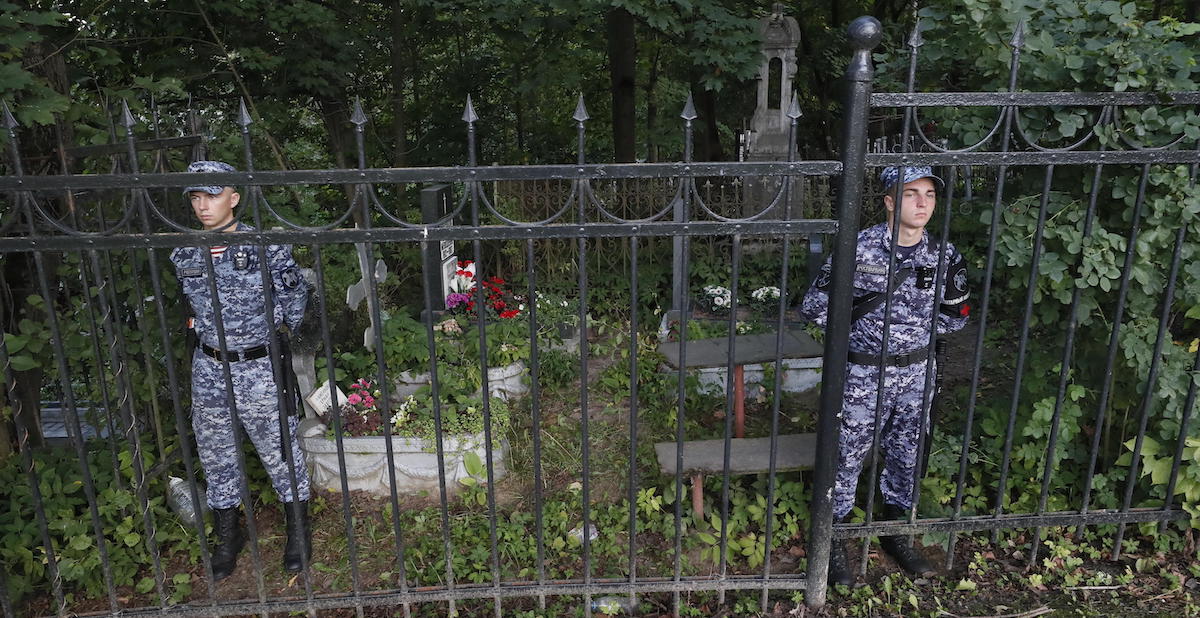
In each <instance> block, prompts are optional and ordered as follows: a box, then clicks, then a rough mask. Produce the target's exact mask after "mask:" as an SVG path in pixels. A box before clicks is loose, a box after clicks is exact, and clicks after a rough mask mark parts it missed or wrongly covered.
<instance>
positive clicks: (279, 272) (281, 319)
mask: <svg viewBox="0 0 1200 618" xmlns="http://www.w3.org/2000/svg"><path fill="white" fill-rule="evenodd" d="M269 259H270V261H271V263H270V266H271V284H272V290H273V291H274V293H275V326H276V327H279V326H281V325H283V324H287V326H288V328H290V329H293V330H294V329H296V328H297V327H298V326H299V325H300V321H301V320H302V319H304V308H305V306H306V305H307V304H308V285H307V284H306V283H305V281H304V277H303V276H302V275H301V274H300V268H299V267H298V266H296V260H294V259H292V248H291V247H290V246H282V245H272V246H271V250H270V251H269Z"/></svg>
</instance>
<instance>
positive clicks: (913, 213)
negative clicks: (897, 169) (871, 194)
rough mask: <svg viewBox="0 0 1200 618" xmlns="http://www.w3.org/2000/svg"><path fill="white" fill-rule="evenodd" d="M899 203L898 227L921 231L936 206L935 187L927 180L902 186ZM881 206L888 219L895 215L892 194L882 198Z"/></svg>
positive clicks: (922, 179) (930, 180) (919, 179)
mask: <svg viewBox="0 0 1200 618" xmlns="http://www.w3.org/2000/svg"><path fill="white" fill-rule="evenodd" d="M903 191H904V192H903V193H902V194H901V201H900V226H901V227H906V228H909V229H923V228H924V227H925V226H926V225H928V224H929V220H930V219H932V218H933V209H934V207H935V206H937V185H935V184H934V183H933V180H932V179H929V178H918V179H916V180H914V181H912V182H910V183H906V184H905V185H904V189H903ZM883 204H884V206H886V207H887V210H888V215H889V218H891V216H893V215H894V214H895V206H896V205H895V202H894V200H893V198H892V192H891V191H888V194H887V195H885V196H883Z"/></svg>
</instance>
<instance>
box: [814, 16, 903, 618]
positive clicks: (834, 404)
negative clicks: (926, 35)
mask: <svg viewBox="0 0 1200 618" xmlns="http://www.w3.org/2000/svg"><path fill="white" fill-rule="evenodd" d="M848 34H849V39H850V43H851V46H852V48H853V50H854V56H853V58H852V59H851V60H850V64H849V65H848V66H847V68H846V74H845V78H846V81H847V91H846V107H845V109H846V116H845V118H846V120H845V128H844V129H843V131H842V144H841V145H842V149H841V150H842V174H841V176H840V177H839V186H838V198H837V219H838V231H837V235H836V237H835V239H834V243H833V258H832V260H833V261H832V281H833V290H832V292H831V293H830V295H829V307H828V312H827V316H828V318H827V322H826V325H827V326H826V329H825V353H824V358H823V360H822V370H821V373H822V377H821V399H820V402H821V404H820V410H821V411H820V414H819V416H818V419H817V450H816V465H815V467H814V470H813V504H812V509H811V511H810V512H811V524H810V526H811V527H810V534H809V539H810V547H809V552H808V573H807V582H806V589H805V595H804V603H805V605H807V606H808V607H813V608H816V607H823V606H824V605H825V596H826V584H827V582H828V579H829V577H828V575H829V574H828V570H829V547H830V542H831V541H832V533H833V499H832V498H833V495H832V493H833V481H834V475H835V474H836V472H837V457H838V449H837V442H838V434H839V432H840V427H839V425H840V422H841V416H842V385H843V384H844V382H845V379H846V358H847V352H848V350H849V348H848V345H849V335H850V311H849V309H850V303H851V296H852V294H853V291H854V290H853V289H852V287H851V285H852V283H853V277H854V256H855V251H856V249H857V246H858V216H859V206H860V202H861V201H862V192H863V175H864V173H865V158H866V145H867V143H866V142H867V118H868V114H869V113H870V105H871V82H872V80H873V79H874V68H873V67H872V66H871V50H873V49H875V46H877V45H879V41H880V39H882V38H883V27H882V25H881V24H880V23H879V21H878V20H876V19H875V18H873V17H859V18H858V19H856V20H854V21H853V22H852V23H851V24H850V27H849V31H848Z"/></svg>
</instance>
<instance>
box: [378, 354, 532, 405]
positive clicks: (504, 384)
mask: <svg viewBox="0 0 1200 618" xmlns="http://www.w3.org/2000/svg"><path fill="white" fill-rule="evenodd" d="M526 373H527V372H526V369H525V363H524V362H522V361H517V362H515V363H513V364H511V365H504V366H503V367H489V368H488V393H490V394H491V395H492V396H493V397H499V398H501V399H503V400H505V401H508V400H510V399H512V398H514V397H520V396H521V395H524V394H525V393H528V392H529V384H528V383H527V382H526V380H525V374H526ZM430 382H431V381H430V378H429V372H425V373H416V374H414V373H412V372H408V371H403V372H401V373H400V375H399V376H397V377H396V379H395V380H393V381H392V393H391V395H392V400H393V401H402V400H404V399H405V398H407V397H408V396H409V395H411V394H413V393H415V392H417V389H419V388H421V387H422V386H426V385H428V384H430Z"/></svg>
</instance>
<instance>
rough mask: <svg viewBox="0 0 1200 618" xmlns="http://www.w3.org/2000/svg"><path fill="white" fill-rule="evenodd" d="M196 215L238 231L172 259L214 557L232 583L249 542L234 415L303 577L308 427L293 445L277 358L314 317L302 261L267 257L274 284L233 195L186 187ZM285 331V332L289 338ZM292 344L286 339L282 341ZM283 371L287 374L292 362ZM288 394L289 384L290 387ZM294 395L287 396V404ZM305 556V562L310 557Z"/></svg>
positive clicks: (211, 226) (217, 167)
mask: <svg viewBox="0 0 1200 618" xmlns="http://www.w3.org/2000/svg"><path fill="white" fill-rule="evenodd" d="M187 171H188V172H233V171H236V170H235V169H234V168H233V167H232V166H231V165H229V164H227V163H222V162H220V161H196V162H194V163H192V164H191V165H189V166H188V168H187ZM184 194H185V195H186V196H187V198H188V200H189V202H190V203H191V206H192V211H193V212H194V213H195V215H196V218H197V219H199V221H200V224H201V225H202V226H203V227H204V230H205V231H209V232H229V233H230V234H229V243H228V244H227V245H226V246H220V247H212V248H211V249H206V248H201V247H181V248H178V249H175V250H174V251H172V252H171V262H172V263H173V264H174V265H175V273H176V275H177V276H178V278H179V282H180V285H181V286H182V288H183V293H184V294H185V295H186V296H187V299H188V302H189V303H190V305H191V311H192V316H193V317H192V318H191V324H190V328H191V332H190V333H189V339H191V340H192V341H194V342H195V347H194V351H193V352H192V428H193V430H194V431H195V433H196V443H197V447H198V448H197V450H198V452H199V454H200V463H201V464H202V465H203V467H204V473H205V476H206V477H207V480H208V496H207V497H208V504H209V506H210V507H212V510H213V513H214V520H215V521H214V528H215V529H216V535H217V543H216V546H215V547H214V548H213V551H212V566H213V576H214V578H215V579H217V580H221V579H224V578H225V577H228V576H229V575H230V574H231V573H233V571H234V568H235V567H236V566H237V556H238V553H239V552H240V551H241V549H242V546H243V545H244V544H245V533H244V531H243V528H242V523H241V515H240V511H239V509H238V507H239V505H240V504H241V495H242V494H241V490H242V487H243V485H242V484H243V483H244V482H245V480H244V479H243V478H242V476H241V475H240V474H239V473H238V469H237V463H236V462H237V450H238V449H240V448H241V444H240V441H238V440H236V439H235V435H236V434H235V431H234V415H235V414H236V418H237V420H238V421H240V423H241V426H242V427H243V429H244V430H245V432H246V435H248V436H249V437H250V440H251V441H252V442H253V443H254V447H255V449H256V450H257V451H258V456H259V459H261V460H262V463H263V467H265V468H266V470H267V474H268V475H269V476H270V478H271V484H272V485H273V486H274V488H275V491H276V493H278V495H279V499H280V501H281V502H283V503H284V511H285V513H286V516H287V545H286V547H285V549H284V555H283V565H284V568H285V569H287V570H288V571H293V572H295V571H299V570H301V569H302V568H303V567H302V565H303V564H305V563H307V557H308V556H311V551H312V548H311V544H310V539H311V533H310V531H309V529H308V528H309V527H308V497H309V479H308V469H307V468H306V467H305V465H304V457H303V455H302V453H301V451H300V442H299V440H298V439H297V437H296V426H297V423H298V419H297V417H296V416H295V415H293V414H289V415H288V416H287V422H288V427H287V428H286V431H287V432H288V434H287V438H288V439H287V440H286V441H285V440H284V439H283V438H284V436H283V432H282V431H281V423H280V415H279V401H280V397H279V395H280V391H279V389H277V388H276V384H275V377H274V376H275V373H274V371H273V370H272V359H271V358H270V337H271V331H274V330H279V329H281V328H283V327H284V326H286V327H288V328H289V329H294V328H296V326H297V325H298V324H299V323H300V321H301V319H302V318H303V316H304V307H305V304H306V303H307V302H308V288H307V285H306V284H305V283H304V280H303V278H302V277H301V275H300V272H299V269H298V268H297V266H296V262H295V261H294V260H293V259H292V251H291V247H289V246H282V245H269V246H267V247H266V249H265V252H263V253H264V254H265V257H266V260H267V271H268V272H269V273H270V281H269V282H266V284H264V281H263V278H262V275H261V273H262V271H261V270H260V267H259V259H260V251H259V249H258V247H256V246H254V245H251V244H240V243H238V242H237V235H238V234H237V233H238V232H243V231H247V230H251V229H253V228H251V227H250V226H248V225H246V224H245V223H241V222H239V221H238V220H237V217H236V216H235V211H234V209H235V208H236V207H237V205H238V201H239V199H240V196H239V195H238V193H237V192H236V191H234V189H233V187H222V186H189V187H187V188H186V189H184ZM205 252H208V253H209V255H210V256H211V259H212V273H213V275H214V276H215V288H216V290H217V294H218V296H219V297H218V300H219V308H220V312H221V315H220V318H221V324H222V326H223V328H224V335H225V337H224V342H223V345H222V342H221V341H220V338H219V337H218V335H217V324H216V322H217V320H216V315H215V311H216V310H217V307H215V306H214V302H213V298H212V296H211V293H210V290H211V288H210V285H211V284H212V283H213V282H212V280H210V277H209V269H208V264H207V262H208V256H205ZM265 285H270V286H271V291H272V298H273V300H274V315H272V316H269V317H268V316H267V315H266V310H265V307H266V299H265V292H264V288H265ZM282 334H283V333H280V335H282ZM285 340H286V338H283V337H281V342H282V341H285ZM276 362H279V363H281V364H282V365H283V366H281V367H280V369H281V373H283V374H287V373H288V370H289V367H288V363H287V362H286V359H282V358H281V359H277V361H276ZM226 367H228V371H229V375H230V376H231V377H232V382H233V398H234V401H233V402H232V403H233V404H234V405H230V404H231V402H230V401H229V399H228V397H227V391H226V383H225V371H226ZM285 389H286V385H285ZM292 396H294V395H293V394H292V393H286V392H285V395H284V398H285V399H287V398H288V397H292ZM285 445H286V446H287V447H289V448H290V449H291V457H292V462H293V463H294V471H295V486H294V487H293V484H292V477H291V475H290V474H289V469H288V461H287V456H286V455H285V451H284V448H285ZM302 553H303V554H304V558H303V559H302V557H301V554H302Z"/></svg>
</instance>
